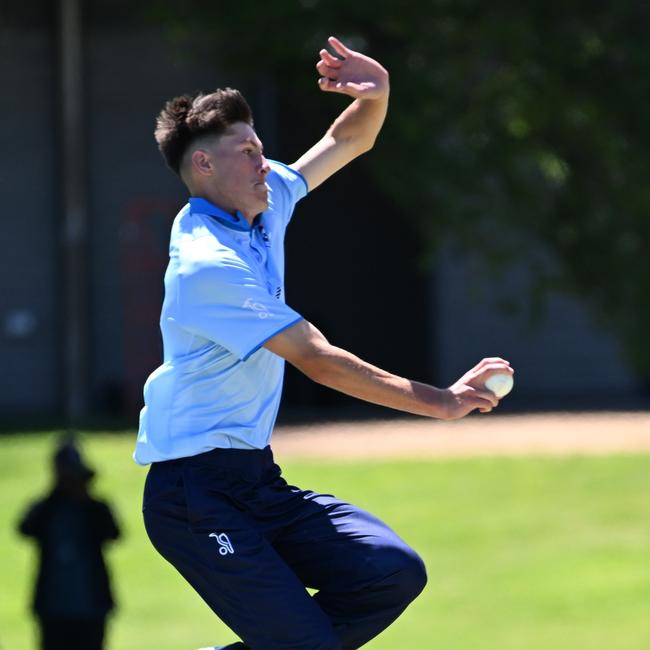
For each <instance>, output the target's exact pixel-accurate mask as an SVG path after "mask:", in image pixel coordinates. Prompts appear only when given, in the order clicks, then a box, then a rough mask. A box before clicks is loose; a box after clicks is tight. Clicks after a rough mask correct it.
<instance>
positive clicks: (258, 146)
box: [239, 138, 264, 151]
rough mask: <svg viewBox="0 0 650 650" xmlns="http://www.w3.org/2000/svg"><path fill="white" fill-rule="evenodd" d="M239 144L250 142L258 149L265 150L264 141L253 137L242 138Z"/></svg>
mask: <svg viewBox="0 0 650 650" xmlns="http://www.w3.org/2000/svg"><path fill="white" fill-rule="evenodd" d="M258 143H259V144H258ZM239 144H250V145H253V146H254V147H255V148H256V149H259V150H260V151H264V145H263V144H262V142H261V141H260V140H258V141H255V140H253V138H246V139H245V140H242V141H241V142H240V143H239Z"/></svg>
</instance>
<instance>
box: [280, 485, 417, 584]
mask: <svg viewBox="0 0 650 650" xmlns="http://www.w3.org/2000/svg"><path fill="white" fill-rule="evenodd" d="M304 495H305V496H304V499H305V506H304V517H303V518H302V519H301V520H300V521H299V522H296V524H295V525H293V526H291V527H290V528H287V529H286V530H285V531H284V532H283V534H282V535H280V536H279V537H278V538H277V539H276V540H274V546H275V548H276V550H277V551H278V553H279V554H280V555H281V556H282V557H283V558H284V559H285V561H286V562H287V563H288V564H289V566H290V567H291V568H292V569H293V571H295V573H296V575H298V577H299V578H300V579H301V580H302V581H303V582H304V584H306V585H307V586H309V587H312V588H314V589H318V590H324V591H337V592H341V591H361V590H363V589H365V588H366V587H368V586H369V585H372V584H374V583H375V582H377V580H378V579H381V578H382V577H384V576H386V575H390V574H391V573H394V572H397V571H400V570H401V569H402V567H403V566H404V564H405V562H410V561H416V562H420V560H419V557H418V556H417V554H416V553H415V551H413V549H411V547H410V546H409V545H408V544H407V543H406V542H405V541H404V540H402V539H401V538H400V537H399V536H398V535H397V534H396V533H395V532H394V531H393V530H392V529H391V528H390V527H389V526H388V525H387V524H385V523H384V522H383V521H381V520H380V519H379V518H377V517H375V516H374V515H372V514H370V513H369V512H366V511H365V510H363V509H361V508H358V507H357V506H354V505H352V504H350V503H346V502H344V501H341V500H339V499H337V498H335V497H333V496H331V495H326V494H314V493H311V492H305V493H304Z"/></svg>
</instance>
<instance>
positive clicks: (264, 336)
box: [173, 255, 302, 361]
mask: <svg viewBox="0 0 650 650" xmlns="http://www.w3.org/2000/svg"><path fill="white" fill-rule="evenodd" d="M175 311H176V312H177V314H176V315H174V316H173V318H174V320H175V321H177V323H178V324H179V325H181V326H182V327H184V328H185V329H186V330H188V331H190V332H192V333H194V334H198V335H199V336H202V337H203V338H206V339H208V340H211V341H214V342H215V343H218V344H219V345H221V346H223V347H224V348H226V349H227V350H229V351H230V352H232V353H233V354H235V355H236V356H237V357H238V358H239V359H241V360H242V361H245V360H246V359H247V358H248V357H249V356H250V355H251V354H253V352H255V351H256V350H258V349H259V348H260V347H262V345H264V343H266V341H268V340H269V339H270V338H272V337H273V336H275V335H276V334H278V333H279V332H281V331H282V330H284V329H286V328H287V327H290V326H291V325H294V324H295V323H297V322H298V321H299V320H302V317H301V316H300V314H298V313H297V312H295V311H294V310H293V309H291V308H290V307H288V306H287V305H286V304H285V303H284V302H282V301H281V300H278V299H277V298H275V297H273V296H271V295H270V294H269V292H268V291H267V289H266V287H264V286H263V285H262V284H261V283H260V281H259V280H258V279H257V277H256V276H255V274H254V273H253V271H252V270H251V269H250V267H249V266H248V265H247V264H246V263H245V262H244V261H243V260H241V259H240V258H238V257H236V256H235V255H231V256H228V257H225V256H220V258H219V259H218V260H213V261H212V262H201V263H199V264H197V265H195V266H194V268H192V269H190V270H189V272H187V273H183V274H182V275H181V276H180V277H179V286H178V302H177V309H176V310H175Z"/></svg>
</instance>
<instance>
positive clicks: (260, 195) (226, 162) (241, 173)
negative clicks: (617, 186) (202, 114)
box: [207, 122, 270, 220]
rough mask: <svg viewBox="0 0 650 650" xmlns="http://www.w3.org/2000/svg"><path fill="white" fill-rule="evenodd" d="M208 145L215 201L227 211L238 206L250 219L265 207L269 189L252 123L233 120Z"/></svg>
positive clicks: (267, 166)
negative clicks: (224, 130) (227, 127)
mask: <svg viewBox="0 0 650 650" xmlns="http://www.w3.org/2000/svg"><path fill="white" fill-rule="evenodd" d="M207 149H208V151H209V153H210V154H211V158H212V164H213V169H214V174H213V175H212V176H211V179H210V184H211V190H212V192H213V195H214V197H215V199H216V202H217V205H218V206H219V207H221V208H223V209H224V210H228V211H229V212H234V211H235V210H239V211H240V212H241V213H242V214H243V215H244V216H245V217H246V218H247V219H249V220H250V219H252V218H253V217H255V215H257V214H259V213H260V212H263V211H264V210H266V208H267V207H268V205H269V201H268V191H269V190H268V187H267V185H266V182H265V181H266V176H267V174H268V173H269V171H270V167H269V163H268V161H267V160H266V158H265V157H264V153H263V151H264V150H263V147H262V142H261V141H260V139H259V138H258V137H257V134H256V133H255V131H254V129H253V127H251V126H250V125H249V124H246V123H244V122H236V123H235V124H233V125H232V126H231V127H230V128H229V129H228V131H226V133H224V134H223V135H221V136H220V137H219V138H217V139H216V140H215V141H214V143H213V144H211V145H210V147H208V148H207Z"/></svg>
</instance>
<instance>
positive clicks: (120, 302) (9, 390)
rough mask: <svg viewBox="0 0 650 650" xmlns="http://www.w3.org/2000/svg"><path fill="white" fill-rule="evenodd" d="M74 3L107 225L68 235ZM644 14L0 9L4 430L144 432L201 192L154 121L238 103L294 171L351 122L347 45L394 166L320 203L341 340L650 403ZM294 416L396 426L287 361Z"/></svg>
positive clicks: (88, 144) (254, 6)
mask: <svg viewBox="0 0 650 650" xmlns="http://www.w3.org/2000/svg"><path fill="white" fill-rule="evenodd" d="M66 7H67V9H68V10H70V9H71V8H72V9H74V8H75V7H77V8H78V9H79V10H80V23H79V28H78V35H79V36H80V37H81V49H80V56H79V72H80V75H79V78H80V80H81V87H82V92H81V99H80V101H79V110H80V113H79V115H80V117H79V119H78V120H77V121H76V122H75V128H74V129H73V131H74V133H75V134H76V135H77V136H79V140H80V143H79V147H80V148H79V150H78V154H77V156H76V160H78V161H81V162H82V164H79V165H78V169H77V170H76V174H77V176H78V178H77V180H78V183H79V188H80V189H79V192H80V193H81V195H82V197H83V199H84V201H83V204H84V206H83V207H84V209H83V213H84V218H85V224H86V226H87V228H86V229H85V230H84V231H83V232H81V233H77V235H78V236H76V239H74V233H73V239H74V242H73V244H74V245H71V239H70V233H69V218H70V215H69V210H70V201H69V200H68V199H66V190H65V187H67V185H66V182H67V181H66V179H67V180H68V181H69V177H70V175H71V173H73V172H74V170H73V171H72V172H71V170H70V166H69V165H68V166H67V167H66V164H64V151H65V148H66V142H65V138H64V137H63V132H64V129H63V121H64V116H65V110H64V103H63V102H64V98H65V96H66V90H65V84H64V79H65V74H64V73H63V71H62V61H63V60H64V52H65V51H66V47H69V45H70V41H69V33H66V32H64V31H62V18H61V16H62V15H63V14H62V11H63V9H64V8H66ZM648 13H649V9H648V5H647V4H646V3H640V2H631V3H624V4H623V5H602V6H601V5H599V6H594V5H592V4H590V3H584V2H575V1H574V2H570V3H565V4H563V5H562V7H555V8H554V9H553V11H551V10H550V9H549V8H548V7H547V6H546V5H545V4H544V3H542V2H540V1H537V0H529V1H528V2H527V3H525V4H523V5H519V6H517V7H512V6H510V4H509V3H498V2H497V3H491V4H490V5H489V6H487V5H485V4H484V3H480V2H478V1H465V2H434V1H423V2H403V3H399V5H398V4H396V3H392V2H382V1H375V2H372V3H370V2H365V1H360V2H355V3H349V2H342V1H339V0H335V1H332V2H318V1H317V0H309V1H307V0H303V1H302V2H288V1H280V2H275V3H266V4H260V3H235V4H232V3H223V2H213V3H204V2H182V3H181V2H177V3H161V2H141V3H135V4H130V3H126V2H107V1H101V2H100V1H97V0H88V1H87V2H84V3H80V2H79V3H78V2H76V1H73V0H60V2H54V3H51V2H44V1H34V0H32V1H28V2H25V3H22V4H21V5H19V6H14V5H9V4H8V3H3V4H2V5H0V73H1V75H2V79H3V88H4V89H5V93H3V101H2V103H1V104H0V142H1V143H2V145H3V147H2V149H3V152H4V155H3V157H2V160H1V161H0V193H1V194H2V198H3V201H2V205H3V207H4V214H3V217H2V219H3V243H4V244H5V245H4V246H3V251H4V252H3V256H2V257H1V258H0V319H1V320H0V325H1V326H2V332H1V337H0V357H1V358H2V359H3V365H4V366H5V368H6V370H5V372H4V373H2V377H0V421H2V422H3V423H5V424H7V425H8V426H16V425H17V424H18V425H24V426H29V425H32V424H34V423H38V422H48V423H51V422H53V421H58V420H61V421H67V422H68V423H75V422H76V423H79V422H85V423H90V422H96V423H98V424H107V423H115V424H123V423H128V424H131V425H133V424H135V421H136V420H135V418H136V414H137V411H138V409H139V408H140V406H141V389H142V384H143V382H144V379H145V378H146V376H147V374H148V373H149V372H150V371H151V370H152V369H153V368H155V367H156V365H157V364H158V363H159V360H160V343H159V335H158V332H157V320H158V312H159V307H160V302H161V298H162V273H163V270H164V266H165V263H166V246H167V238H168V229H169V225H170V223H171V220H172V219H173V216H174V215H175V213H176V211H177V210H178V209H179V207H180V206H181V205H182V204H183V202H184V200H185V198H186V197H185V195H184V192H183V188H182V186H181V185H180V183H179V182H178V181H177V180H176V179H175V178H174V177H173V176H172V175H171V174H170V173H169V172H168V171H167V170H166V169H165V168H164V165H163V164H162V162H161V160H160V158H159V155H158V153H157V151H156V149H155V143H154V141H153V137H152V131H153V122H154V117H155V115H156V114H157V112H158V111H159V109H160V107H161V105H162V104H163V103H164V101H165V100H166V99H168V98H169V97H171V96H173V95H176V94H180V93H183V92H191V91H194V90H197V89H205V90H210V89H212V88H214V87H216V86H219V85H232V86H236V87H240V88H241V89H242V90H243V91H244V92H245V94H246V95H247V97H248V98H249V100H250V102H251V104H252V105H253V108H254V111H255V114H256V126H257V129H258V131H259V133H260V136H261V137H262V139H263V140H264V142H265V146H266V149H267V152H268V153H269V155H270V156H271V157H273V158H277V159H279V160H282V161H285V162H291V161H292V160H295V159H296V158H297V157H298V156H299V155H300V154H301V153H302V152H303V151H304V150H305V149H306V148H307V147H308V146H310V145H311V144H312V143H313V142H314V141H315V140H316V139H317V138H319V137H320V135H321V134H322V133H323V132H324V131H325V129H326V128H327V126H328V124H329V123H330V122H331V120H332V119H333V118H334V117H335V116H336V115H337V114H338V112H340V110H342V108H343V107H344V106H345V101H346V100H345V99H344V98H340V97H335V96H324V95H323V94H322V93H320V92H319V91H318V89H317V86H316V74H315V70H314V64H315V61H316V56H317V51H318V49H319V48H320V47H322V46H323V45H324V44H325V42H326V37H327V35H328V34H330V33H334V34H337V35H338V36H340V37H341V38H343V39H347V41H348V42H349V43H350V44H351V45H352V46H354V47H358V48H360V49H362V50H363V51H365V52H367V53H368V54H369V55H371V56H373V57H375V58H377V59H379V60H380V61H382V62H383V63H384V64H385V65H386V67H387V68H389V70H390V71H391V83H392V97H391V109H390V114H389V118H388V120H387V123H386V125H385V127H384V130H383V132H382V135H381V138H380V140H379V142H378V144H377V147H376V148H375V150H374V151H373V152H372V153H371V154H369V155H367V156H365V157H364V158H363V159H361V160H360V161H358V162H356V163H354V164H353V165H351V166H350V167H349V168H348V169H346V170H344V171H343V172H341V173H340V174H338V175H337V176H336V177H335V178H333V179H331V180H330V181H328V183H327V185H326V186H324V187H323V188H319V189H318V190H317V191H315V192H314V194H313V195H310V196H309V197H307V198H306V199H305V200H304V201H303V202H301V204H300V205H299V206H298V209H297V211H296V214H295V218H294V221H293V223H292V226H291V228H290V230H289V234H288V239H287V295H288V301H289V302H290V304H292V306H293V307H294V308H296V309H297V310H298V311H300V312H301V313H302V314H303V315H304V316H305V317H307V318H308V319H310V320H313V321H314V322H315V323H316V324H317V325H318V326H319V327H320V328H321V329H322V330H323V331H324V332H325V333H326V334H327V335H328V337H329V338H330V339H331V340H332V342H334V343H336V344H338V345H340V346H342V347H346V348H348V349H350V350H352V351H353V352H355V353H356V354H358V355H359V356H361V357H363V358H365V359H367V360H368V361H371V362H373V363H376V364H378V365H381V366H383V367H385V368H387V369H389V370H392V371H394V372H397V373H400V374H404V375H406V376H409V377H413V378H417V379H422V380H425V381H432V382H435V383H437V384H439V385H445V384H448V383H451V381H453V380H454V379H455V378H456V376H457V375H458V374H459V373H460V372H462V371H464V370H465V369H466V368H467V367H469V366H470V365H472V364H473V363H475V362H476V361H477V360H478V359H480V357H481V356H484V355H492V354H499V355H502V356H505V357H507V358H509V359H510V360H511V361H512V363H513V365H515V367H516V368H517V370H518V376H517V390H516V391H515V392H514V393H513V395H512V396H511V398H509V400H508V408H511V409H518V408H585V407H592V408H593V407H601V408H602V407H608V408H612V407H623V406H625V407H629V406H635V407H640V406H646V405H647V401H646V400H647V398H646V395H647V386H648V377H649V376H650V346H648V344H647V340H646V339H647V336H646V331H647V324H648V320H649V313H648V309H650V308H649V307H648V305H649V304H650V300H649V298H650V295H649V294H650V284H649V283H650V273H649V272H648V271H650V269H649V268H648V266H649V265H650V256H648V255H647V250H648V246H647V245H648V243H649V239H650V236H649V226H648V209H649V208H650V205H649V203H648V201H649V200H650V195H649V194H648V189H647V183H646V182H645V178H644V172H645V170H646V169H648V164H647V163H648V162H650V161H649V160H648V157H649V156H650V153H648V152H650V147H649V146H648V145H649V144H650V142H648V140H649V138H650V133H649V130H648V128H649V127H648V126H647V120H645V116H644V111H645V106H647V105H648V100H649V99H650V97H649V95H650V86H649V85H648V84H649V82H648V74H647V73H648V69H647V68H648V65H649V64H648V61H650V44H649V43H648V42H647V38H645V35H644V30H643V27H642V26H643V25H644V24H647V19H648V18H649V17H650V16H648ZM66 34H68V35H66ZM75 296H76V300H77V302H74V300H75ZM71 305H72V306H71ZM74 305H76V307H74ZM71 349H72V350H77V357H75V358H74V359H72V360H71V355H70V350H71ZM73 394H74V395H77V396H78V398H79V399H78V400H77V401H76V402H75V400H71V399H70V396H71V395H73ZM75 404H76V406H75ZM284 404H285V406H284V409H283V414H282V417H285V418H289V417H326V418H332V417H338V416H343V415H349V414H350V413H352V412H354V411H355V409H359V408H360V409H361V412H374V411H367V410H365V409H364V408H363V407H361V406H360V405H358V404H355V403H354V402H353V400H350V399H348V398H345V397H343V396H340V395H338V394H336V393H333V392H332V391H329V390H327V389H324V388H321V387H319V386H316V385H314V384H311V383H309V382H307V381H306V380H304V379H303V378H302V377H300V376H299V375H298V374H297V373H296V372H295V371H293V370H292V369H289V370H288V373H287V381H286V395H285V402H284Z"/></svg>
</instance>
